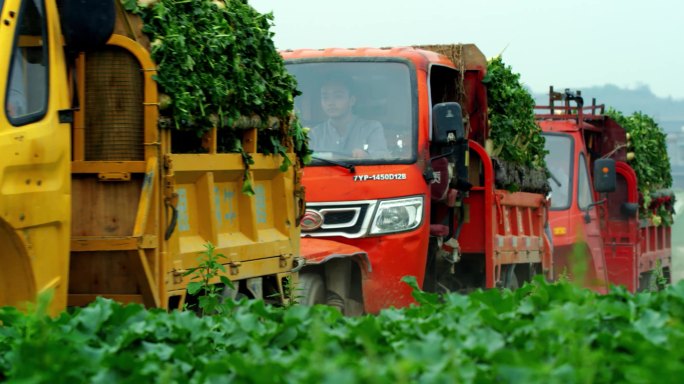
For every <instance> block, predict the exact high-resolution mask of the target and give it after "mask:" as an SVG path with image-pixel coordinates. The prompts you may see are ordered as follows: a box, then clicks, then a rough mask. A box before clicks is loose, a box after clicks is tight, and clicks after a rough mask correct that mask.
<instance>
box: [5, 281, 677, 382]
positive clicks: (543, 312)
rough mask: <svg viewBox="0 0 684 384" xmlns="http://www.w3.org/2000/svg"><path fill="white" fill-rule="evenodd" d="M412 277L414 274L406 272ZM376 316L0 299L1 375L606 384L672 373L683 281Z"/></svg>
mask: <svg viewBox="0 0 684 384" xmlns="http://www.w3.org/2000/svg"><path fill="white" fill-rule="evenodd" d="M407 281H408V282H409V283H411V284H412V285H414V286H415V280H411V279H409V280H407ZM414 296H415V298H416V299H417V301H418V302H419V303H420V305H416V306H411V307H409V308H404V309H388V310H384V311H382V312H380V313H379V314H378V315H374V316H370V315H369V316H363V317H357V318H345V317H342V316H341V315H340V314H339V313H338V312H337V311H336V310H334V309H332V308H328V307H323V306H316V307H313V308H307V307H301V306H293V307H290V308H285V309H284V308H275V307H268V306H265V305H264V304H263V302H261V301H251V302H242V303H239V304H234V305H233V306H232V307H231V309H230V312H229V313H228V314H226V315H223V316H205V317H197V316H195V314H193V313H192V312H172V313H165V312H163V311H160V310H145V309H143V308H142V307H140V306H137V305H128V306H122V305H120V304H117V303H114V302H112V301H109V300H104V299H99V300H98V301H96V302H95V303H93V304H91V305H90V306H88V307H86V308H82V309H77V310H76V311H75V312H74V313H71V314H67V313H65V314H63V315H62V316H60V317H59V318H56V319H50V318H49V317H47V316H46V315H45V314H44V312H41V311H40V310H39V311H35V312H34V313H32V314H30V315H24V314H21V313H19V312H18V311H16V310H14V309H12V308H4V309H1V310H0V321H1V322H2V324H4V327H2V328H0V375H2V376H3V377H4V378H5V379H12V380H15V381H24V382H191V383H200V382H273V383H281V382H282V383H303V382H306V383H310V382H325V383H328V382H329V383H338V382H340V383H361V382H373V383H392V384H394V383H398V382H399V383H401V382H428V383H453V382H466V383H485V382H504V383H506V382H519V383H535V382H536V383H554V382H555V383H580V382H582V383H588V382H593V383H613V382H674V381H676V380H677V379H678V378H680V377H682V374H684V348H681V346H682V345H684V325H683V324H682V321H683V320H684V283H680V284H678V285H674V286H671V287H668V288H666V289H665V290H664V291H661V292H656V293H642V294H637V295H632V294H630V293H628V292H627V291H626V290H624V289H623V288H614V289H613V290H612V291H611V292H610V293H609V294H607V295H603V296H602V295H597V294H595V293H593V292H591V291H588V290H583V289H580V288H578V287H576V286H574V285H571V284H567V283H558V284H548V283H545V282H543V281H541V280H535V281H534V282H533V283H532V284H528V285H525V286H524V287H523V288H521V289H519V290H517V291H515V292H510V291H503V292H501V291H498V290H489V291H479V292H475V293H473V294H471V295H469V296H460V295H455V294H454V295H448V296H445V297H444V298H443V300H441V299H439V297H438V296H435V295H432V294H428V293H424V292H421V291H418V290H416V291H414Z"/></svg>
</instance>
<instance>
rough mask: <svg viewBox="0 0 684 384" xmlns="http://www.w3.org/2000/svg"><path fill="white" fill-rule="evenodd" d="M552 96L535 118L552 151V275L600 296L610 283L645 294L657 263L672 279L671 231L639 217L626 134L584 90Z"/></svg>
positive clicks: (549, 151) (638, 198)
mask: <svg viewBox="0 0 684 384" xmlns="http://www.w3.org/2000/svg"><path fill="white" fill-rule="evenodd" d="M549 95H550V96H549V104H548V105H545V106H537V107H536V109H537V111H538V112H537V115H536V118H537V121H538V124H539V126H540V127H541V128H542V131H543V132H544V136H545V139H546V150H547V151H548V154H547V156H546V163H547V166H548V170H549V174H550V176H549V183H550V185H551V188H552V191H551V206H550V212H549V221H550V224H551V228H552V233H553V245H554V252H553V258H554V267H555V271H556V274H555V275H556V276H555V277H556V278H557V277H559V276H560V275H561V274H565V275H568V276H571V278H573V279H577V280H580V281H583V282H584V284H585V285H586V286H588V287H591V288H593V289H595V290H597V291H599V292H605V291H606V290H607V288H608V286H609V285H610V284H614V285H623V286H625V287H626V288H627V289H629V290H630V291H636V290H643V289H647V288H648V286H649V285H650V282H651V281H652V280H651V279H652V278H653V275H654V273H656V272H655V270H656V269H657V267H658V265H660V266H661V267H662V268H663V269H664V271H665V273H666V274H669V272H668V271H669V267H670V245H669V244H670V228H669V227H667V226H664V225H660V226H658V225H654V224H653V223H652V222H650V221H649V220H643V219H640V218H639V215H638V211H639V205H640V196H639V193H638V190H637V175H636V173H635V171H634V169H632V167H631V166H630V165H629V164H628V162H627V156H626V154H627V150H626V147H627V145H626V144H627V136H626V131H625V130H624V128H623V127H621V126H620V125H619V124H618V123H617V122H616V121H615V120H613V119H611V118H610V117H609V116H607V115H606V114H605V113H604V112H605V111H604V106H603V105H596V103H595V100H594V102H593V103H592V105H587V106H585V105H584V100H583V98H582V97H581V93H579V92H577V93H572V92H570V91H569V90H566V91H565V92H564V93H562V92H555V91H554V90H553V87H551V89H550V93H549Z"/></svg>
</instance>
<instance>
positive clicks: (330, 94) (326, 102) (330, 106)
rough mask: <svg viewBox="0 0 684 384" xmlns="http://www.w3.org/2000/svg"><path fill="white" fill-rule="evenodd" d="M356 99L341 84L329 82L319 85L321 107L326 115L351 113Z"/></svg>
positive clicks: (337, 115)
mask: <svg viewBox="0 0 684 384" xmlns="http://www.w3.org/2000/svg"><path fill="white" fill-rule="evenodd" d="M355 102H356V99H355V98H354V96H351V95H350V94H349V90H348V89H347V88H346V87H345V86H344V85H342V84H335V83H329V84H324V85H323V86H322V87H321V107H323V112H325V114H326V115H328V117H331V118H338V117H344V116H346V115H348V114H350V113H351V109H352V107H353V106H354V103H355Z"/></svg>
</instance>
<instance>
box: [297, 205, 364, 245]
mask: <svg viewBox="0 0 684 384" xmlns="http://www.w3.org/2000/svg"><path fill="white" fill-rule="evenodd" d="M375 204H376V202H375V201H374V200H370V201H355V202H349V203H307V205H306V209H307V210H314V211H318V212H319V213H320V214H321V215H322V216H323V225H321V227H320V228H318V229H316V230H313V231H306V232H302V236H312V237H322V236H343V237H350V238H354V237H362V236H364V235H366V233H367V232H368V224H369V222H370V220H371V217H370V216H371V215H372V214H373V211H374V209H375Z"/></svg>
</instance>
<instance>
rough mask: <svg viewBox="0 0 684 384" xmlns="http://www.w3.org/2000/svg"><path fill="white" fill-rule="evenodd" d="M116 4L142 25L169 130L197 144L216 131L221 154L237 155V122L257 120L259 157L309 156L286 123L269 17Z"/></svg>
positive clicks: (192, 5)
mask: <svg viewBox="0 0 684 384" xmlns="http://www.w3.org/2000/svg"><path fill="white" fill-rule="evenodd" d="M120 1H121V2H122V4H123V6H124V8H125V9H126V10H127V11H129V12H133V13H135V14H137V15H140V16H141V18H142V20H143V22H144V26H143V32H144V33H145V34H146V35H147V36H149V38H150V40H151V41H152V43H151V51H152V52H151V53H152V58H153V59H154V61H155V62H156V64H157V66H158V68H157V75H156V77H155V79H156V81H157V83H158V85H159V88H160V91H161V92H162V93H163V95H162V96H161V97H160V109H161V113H162V115H163V116H166V117H167V118H169V119H170V120H171V121H172V124H171V125H172V126H173V127H175V129H178V130H190V131H193V132H196V134H197V137H201V136H202V135H203V134H204V133H205V132H206V131H207V130H208V129H210V128H212V127H217V128H219V129H221V130H222V131H221V134H220V136H221V138H222V139H223V148H224V150H226V151H234V152H242V148H241V146H240V145H239V141H240V135H241V133H240V132H236V130H235V129H233V127H234V126H235V125H236V123H237V122H238V120H239V118H240V117H241V116H248V117H252V116H258V117H260V118H261V121H263V122H264V124H262V126H261V127H259V128H262V129H263V130H264V131H265V132H267V134H268V135H269V140H261V141H259V152H261V153H285V152H286V149H287V145H288V143H289V142H294V147H295V150H296V153H297V154H298V155H299V157H300V158H304V157H306V156H307V155H309V154H310V151H309V150H308V146H307V137H306V134H305V133H304V132H303V131H302V128H301V126H300V125H299V124H295V123H293V122H292V121H291V120H293V119H294V118H293V117H292V113H293V112H292V111H293V107H294V104H293V103H294V97H295V96H296V95H297V94H298V91H297V83H296V80H295V79H294V77H293V76H291V75H290V74H289V73H288V72H287V71H286V69H285V66H284V62H283V60H282V58H281V57H280V55H279V54H278V52H277V50H276V49H275V46H274V44H273V40H272V37H273V33H272V32H271V31H270V28H271V25H272V22H273V15H272V14H270V13H267V14H260V13H259V12H257V11H256V10H255V9H254V8H252V7H251V6H250V5H249V4H248V3H247V1H246V0H213V1H210V0H193V1H179V0H152V1H144V2H143V1H136V0H120ZM269 117H275V118H278V119H280V121H281V123H280V127H277V128H276V129H273V127H267V126H266V125H267V123H266V122H267V121H268V118H269ZM266 128H271V129H268V130H267V129H266ZM271 139H273V140H271Z"/></svg>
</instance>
